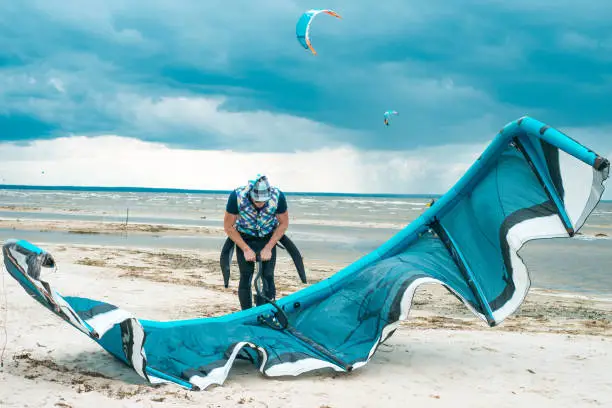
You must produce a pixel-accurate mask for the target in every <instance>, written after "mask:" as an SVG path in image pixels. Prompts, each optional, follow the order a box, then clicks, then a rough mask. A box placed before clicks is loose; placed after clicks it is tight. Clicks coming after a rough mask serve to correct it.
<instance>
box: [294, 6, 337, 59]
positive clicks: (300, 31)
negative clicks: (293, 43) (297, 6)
mask: <svg viewBox="0 0 612 408" xmlns="http://www.w3.org/2000/svg"><path fill="white" fill-rule="evenodd" d="M321 13H325V14H329V15H330V16H333V17H337V18H342V17H340V15H339V14H338V13H336V12H335V11H333V10H308V11H306V12H305V13H304V14H302V16H301V17H300V19H299V20H298V22H297V24H296V26H295V34H296V36H297V39H298V41H299V42H300V44H302V47H304V48H305V49H307V50H310V51H311V52H312V53H313V54H314V55H317V52H316V51H315V50H314V48H313V47H312V43H311V42H310V24H312V21H313V19H314V18H315V17H316V16H317V15H319V14H321Z"/></svg>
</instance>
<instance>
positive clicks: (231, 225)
mask: <svg viewBox="0 0 612 408" xmlns="http://www.w3.org/2000/svg"><path fill="white" fill-rule="evenodd" d="M237 218H238V216H237V215H236V214H231V213H228V212H227V211H226V212H225V216H224V217H223V230H224V231H225V233H226V234H227V236H228V237H229V238H230V239H231V240H232V241H234V243H235V244H236V245H238V247H239V248H240V249H242V251H243V252H246V251H248V250H249V249H251V248H250V247H249V246H248V245H247V243H246V242H244V239H242V236H241V235H240V233H239V232H238V231H237V230H236V227H235V223H236V219H237Z"/></svg>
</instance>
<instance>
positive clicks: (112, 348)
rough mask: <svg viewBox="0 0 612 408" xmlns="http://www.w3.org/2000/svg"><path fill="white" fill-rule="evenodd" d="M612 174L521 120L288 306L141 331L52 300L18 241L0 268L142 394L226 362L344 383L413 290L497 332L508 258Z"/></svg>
mask: <svg viewBox="0 0 612 408" xmlns="http://www.w3.org/2000/svg"><path fill="white" fill-rule="evenodd" d="M609 167H610V163H609V161H608V160H607V159H605V158H603V157H601V156H599V155H598V154H596V153H595V152H593V151H592V150H589V149H588V148H586V147H584V146H583V145H581V144H580V143H578V142H577V141H576V140H574V139H572V138H570V137H568V136H566V135H565V134H563V133H561V132H559V131H557V130H555V129H554V128H551V127H549V126H547V125H545V124H543V123H541V122H539V121H537V120H535V119H532V118H530V117H523V118H521V119H518V120H516V121H513V122H511V123H509V124H508V125H506V126H505V127H504V128H503V129H502V130H501V131H500V132H499V133H498V134H497V136H496V137H495V138H494V139H493V141H492V142H491V144H490V145H489V146H488V147H487V148H486V150H485V151H484V152H483V153H482V155H481V156H480V157H479V158H478V160H477V161H476V162H475V163H474V164H473V165H472V166H471V167H470V168H469V169H468V171H467V172H466V174H465V175H464V176H463V177H462V178H461V179H459V181H458V182H457V183H456V184H455V185H454V186H453V187H452V188H451V189H450V190H449V191H448V192H447V193H446V194H444V195H443V196H441V197H440V198H439V199H437V200H436V201H435V202H434V203H433V204H432V205H431V207H430V208H427V209H426V210H425V211H424V212H423V213H422V214H421V216H420V217H419V218H417V219H416V220H414V221H413V222H412V223H410V224H409V225H407V226H406V227H405V228H404V229H403V230H401V231H400V232H398V233H397V234H396V235H395V236H393V237H391V238H390V239H389V240H388V241H387V242H385V243H384V244H382V245H381V246H380V247H378V248H377V249H376V250H374V251H373V252H371V253H369V254H368V255H366V256H364V257H363V258H361V259H359V260H357V261H355V262H354V263H352V264H350V265H349V266H347V267H346V268H344V269H342V270H340V271H339V272H337V273H336V274H334V275H332V276H331V277H329V278H328V279H325V280H323V281H321V282H317V283H316V284H313V285H311V286H309V287H307V288H304V289H302V290H299V291H297V292H295V293H293V294H291V295H288V296H286V297H283V298H280V299H278V300H276V301H269V302H268V303H265V304H263V305H260V306H257V307H254V308H251V309H247V310H243V311H239V312H236V313H231V314H228V315H224V316H219V317H204V318H195V319H188V320H172V321H152V320H144V319H139V318H138V317H136V316H134V315H132V314H131V313H129V312H128V311H125V310H123V309H121V308H119V307H117V306H114V305H111V304H108V303H105V302H101V301H98V300H94V299H88V298H83V297H76V296H67V295H63V294H61V293H60V292H59V291H58V290H56V288H55V287H53V285H51V284H50V283H48V282H47V281H45V280H44V279H43V278H44V276H41V268H43V267H53V266H54V264H55V261H54V259H53V257H52V255H51V254H49V253H47V252H45V251H44V250H43V249H41V248H38V247H37V246H35V245H33V244H31V243H29V242H27V241H23V240H21V241H18V240H9V241H7V242H6V243H5V244H4V245H3V255H4V262H5V265H6V268H7V270H8V272H9V273H10V274H11V275H12V276H13V277H14V278H15V279H16V280H17V281H18V282H19V283H20V284H21V285H22V286H23V288H24V289H25V290H26V291H27V292H28V293H29V294H30V295H31V296H32V297H33V298H34V299H36V300H37V301H38V302H40V303H41V304H42V305H44V306H45V307H46V308H47V309H49V310H50V311H51V312H53V313H54V314H56V315H57V316H59V317H61V318H62V319H64V320H65V321H66V322H68V323H69V324H71V325H73V326H74V327H76V328H77V329H78V330H80V331H81V332H83V333H84V334H85V335H86V336H88V337H89V338H90V339H92V340H93V341H95V342H97V343H98V344H99V345H100V346H101V347H102V348H104V349H105V350H106V351H108V352H109V353H110V354H112V355H113V356H115V357H116V358H117V359H119V360H121V361H122V362H124V363H125V364H127V365H128V366H129V367H131V368H132V369H134V370H135V371H136V372H137V373H138V374H139V375H140V376H141V377H143V378H144V379H145V380H147V381H149V382H151V383H159V382H173V383H176V384H180V385H181V386H183V387H186V388H188V389H192V390H199V389H205V388H207V387H208V386H210V385H211V384H222V383H223V382H224V380H225V379H226V377H227V375H228V373H229V371H230V369H231V367H232V364H233V363H234V361H235V360H236V358H241V359H248V360H250V361H251V362H252V363H253V364H254V365H256V367H257V368H258V369H259V371H260V372H261V373H262V374H263V375H265V376H295V375H299V374H302V373H305V372H308V371H311V370H315V369H321V368H331V369H333V370H336V371H342V372H348V371H352V370H356V369H359V368H360V367H362V366H364V365H365V364H367V363H368V361H370V359H371V358H372V356H373V355H374V354H375V352H376V350H377V348H378V347H379V346H380V344H381V343H383V342H384V341H385V340H387V339H388V338H389V337H390V336H391V335H392V334H393V333H394V331H395V330H396V329H397V328H398V325H399V322H400V321H401V320H404V319H406V318H407V317H408V313H409V311H410V307H411V304H412V298H413V295H414V293H415V290H416V289H417V287H418V286H419V285H421V284H423V283H438V284H440V285H443V286H444V287H445V288H447V289H448V290H449V291H450V292H451V293H453V294H454V295H456V296H457V297H458V298H459V299H460V300H461V301H462V302H463V303H464V304H465V306H466V307H467V308H469V310H471V311H472V312H473V313H474V314H475V315H476V316H478V317H479V318H480V319H482V320H483V322H485V323H486V324H487V325H489V326H491V327H493V326H496V325H499V324H500V323H502V322H503V321H504V319H506V318H507V317H508V316H510V315H511V314H513V313H514V312H515V311H516V310H517V309H518V307H519V306H520V305H521V303H522V302H523V300H524V299H525V296H526V294H527V292H528V290H529V286H530V277H529V273H528V270H527V268H526V266H525V264H524V263H523V262H522V259H521V258H520V257H519V255H518V251H519V249H520V248H521V247H522V246H523V244H524V243H526V242H527V241H529V240H533V239H540V238H552V237H572V236H574V234H576V232H577V231H578V230H579V229H580V228H581V227H582V225H583V224H584V222H585V220H586V219H587V217H588V216H589V214H590V213H591V212H592V211H593V209H594V208H595V206H596V205H597V203H598V202H599V200H600V199H601V197H602V194H603V191H604V182H605V180H606V179H607V178H608V175H609ZM230 259H231V257H230ZM259 271H260V273H261V268H260V269H259ZM260 273H259V274H258V276H257V279H256V285H255V286H256V289H258V291H259V285H258V281H259V279H260V276H259V275H260ZM100 295H103V294H100ZM41 310H42V309H41ZM23 318H24V319H27V318H28V316H23Z"/></svg>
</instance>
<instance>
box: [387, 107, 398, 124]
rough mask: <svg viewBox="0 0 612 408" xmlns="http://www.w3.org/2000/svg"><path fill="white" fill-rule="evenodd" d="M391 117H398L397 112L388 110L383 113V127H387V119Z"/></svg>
mask: <svg viewBox="0 0 612 408" xmlns="http://www.w3.org/2000/svg"><path fill="white" fill-rule="evenodd" d="M391 115H399V113H397V111H394V110H389V111H386V112H385V115H384V116H385V125H386V126H389V118H390V117H391Z"/></svg>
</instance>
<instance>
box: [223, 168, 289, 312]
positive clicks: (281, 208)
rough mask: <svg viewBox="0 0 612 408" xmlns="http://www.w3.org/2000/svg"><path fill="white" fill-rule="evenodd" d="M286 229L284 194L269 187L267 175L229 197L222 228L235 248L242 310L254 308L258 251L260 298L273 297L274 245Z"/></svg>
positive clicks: (287, 220)
mask: <svg viewBox="0 0 612 408" xmlns="http://www.w3.org/2000/svg"><path fill="white" fill-rule="evenodd" d="M288 227H289V213H288V211H287V200H286V198H285V194H283V192H282V191H280V190H279V189H278V188H276V187H271V186H270V183H269V182H268V178H267V177H266V176H261V175H258V176H257V178H256V179H255V180H251V181H249V183H248V184H247V185H246V186H242V187H238V188H236V189H235V190H234V191H232V192H231V194H230V195H229V198H228V200H227V205H226V208H225V217H224V220H223V228H224V230H225V233H226V234H227V236H228V237H229V238H230V239H231V240H232V241H234V243H235V244H236V247H237V249H236V258H237V260H238V267H239V269H240V282H239V284H238V299H239V300H240V307H241V308H242V310H245V309H249V308H251V307H253V300H252V297H251V281H252V279H253V273H254V271H255V260H256V253H257V252H259V254H260V256H261V260H262V261H263V271H262V282H263V295H264V296H266V297H267V298H268V299H270V300H274V299H275V298H276V287H275V285H274V267H275V266H276V243H277V242H278V240H279V239H281V238H282V237H283V235H284V234H285V231H287V228H288ZM263 303H264V301H263V299H260V298H259V296H257V297H256V304H257V306H259V305H261V304H263Z"/></svg>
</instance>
